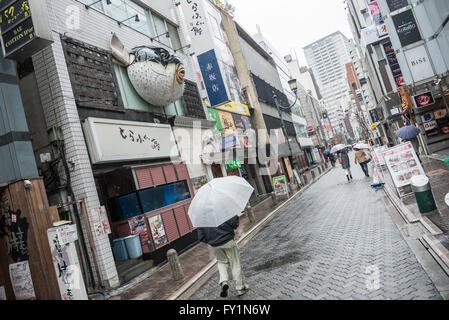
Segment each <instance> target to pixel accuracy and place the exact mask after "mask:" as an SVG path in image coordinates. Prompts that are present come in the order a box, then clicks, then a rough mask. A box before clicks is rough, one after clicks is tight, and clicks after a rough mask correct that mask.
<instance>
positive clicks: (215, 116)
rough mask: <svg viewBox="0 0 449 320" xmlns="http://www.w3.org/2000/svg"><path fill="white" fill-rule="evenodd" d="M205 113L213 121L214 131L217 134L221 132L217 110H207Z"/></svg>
mask: <svg viewBox="0 0 449 320" xmlns="http://www.w3.org/2000/svg"><path fill="white" fill-rule="evenodd" d="M207 111H208V112H209V115H210V117H211V118H212V119H213V120H215V129H216V130H217V131H218V132H223V126H222V125H221V119H220V115H219V114H218V110H216V109H212V108H207Z"/></svg>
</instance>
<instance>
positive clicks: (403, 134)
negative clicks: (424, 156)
mask: <svg viewBox="0 0 449 320" xmlns="http://www.w3.org/2000/svg"><path fill="white" fill-rule="evenodd" d="M420 133H421V130H419V129H418V128H417V127H415V126H405V127H402V128H401V129H399V130H398V131H397V132H396V136H397V137H399V138H401V139H402V140H405V141H409V142H411V143H412V145H413V149H415V152H416V155H417V156H418V160H419V162H421V163H422V161H421V158H420V157H419V141H418V136H419V134H420Z"/></svg>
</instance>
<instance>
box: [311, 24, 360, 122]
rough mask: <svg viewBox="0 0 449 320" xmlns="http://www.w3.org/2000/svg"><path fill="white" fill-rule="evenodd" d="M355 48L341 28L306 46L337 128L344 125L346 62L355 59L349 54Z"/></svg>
mask: <svg viewBox="0 0 449 320" xmlns="http://www.w3.org/2000/svg"><path fill="white" fill-rule="evenodd" d="M352 50H353V51H355V47H354V44H353V42H352V41H351V40H350V39H348V38H347V37H346V36H345V35H343V34H342V33H341V32H340V31H337V32H335V33H332V34H330V35H328V36H326V37H324V38H322V39H320V40H317V41H315V42H313V43H312V44H310V45H308V46H306V47H304V54H305V56H306V60H307V63H308V65H309V67H310V68H312V70H313V73H314V75H315V77H316V80H317V83H318V86H319V88H320V92H321V94H322V96H323V102H324V104H325V105H326V106H327V111H328V114H329V119H330V121H331V123H332V125H333V126H334V127H335V128H339V127H341V126H340V124H341V122H342V121H343V118H342V117H341V113H339V111H340V110H341V109H343V110H345V109H346V108H348V107H349V106H346V105H342V103H345V101H346V100H347V99H346V97H347V96H348V94H349V86H348V82H347V79H346V69H345V65H346V63H348V62H352V59H351V55H350V53H349V52H350V51H352Z"/></svg>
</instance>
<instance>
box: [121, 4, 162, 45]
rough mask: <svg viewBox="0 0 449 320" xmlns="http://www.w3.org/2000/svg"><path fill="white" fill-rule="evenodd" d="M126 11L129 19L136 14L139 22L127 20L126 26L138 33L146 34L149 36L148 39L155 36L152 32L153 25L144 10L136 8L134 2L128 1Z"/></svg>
mask: <svg viewBox="0 0 449 320" xmlns="http://www.w3.org/2000/svg"><path fill="white" fill-rule="evenodd" d="M127 10H128V16H129V17H133V16H135V15H136V14H137V15H138V16H139V20H140V21H139V22H136V20H135V19H131V20H129V23H128V25H129V26H130V27H131V28H133V29H136V30H138V31H140V32H142V33H144V34H146V35H147V36H150V37H154V36H155V34H154V30H153V25H152V24H151V21H150V16H149V14H148V11H147V10H146V9H144V8H142V7H140V6H138V5H137V4H135V3H134V2H131V1H128V2H127Z"/></svg>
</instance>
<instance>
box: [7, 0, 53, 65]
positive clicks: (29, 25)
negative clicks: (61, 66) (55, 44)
mask: <svg viewBox="0 0 449 320" xmlns="http://www.w3.org/2000/svg"><path fill="white" fill-rule="evenodd" d="M46 11H47V8H46V5H45V1H41V0H15V1H12V0H3V1H2V0H0V30H1V43H2V48H3V55H4V56H5V58H9V59H14V60H24V59H26V58H28V57H30V56H31V55H33V54H34V53H36V52H38V51H40V50H42V49H43V48H45V47H46V46H48V45H49V44H51V42H52V35H51V29H50V25H49V22H48V16H47V13H46Z"/></svg>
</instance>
